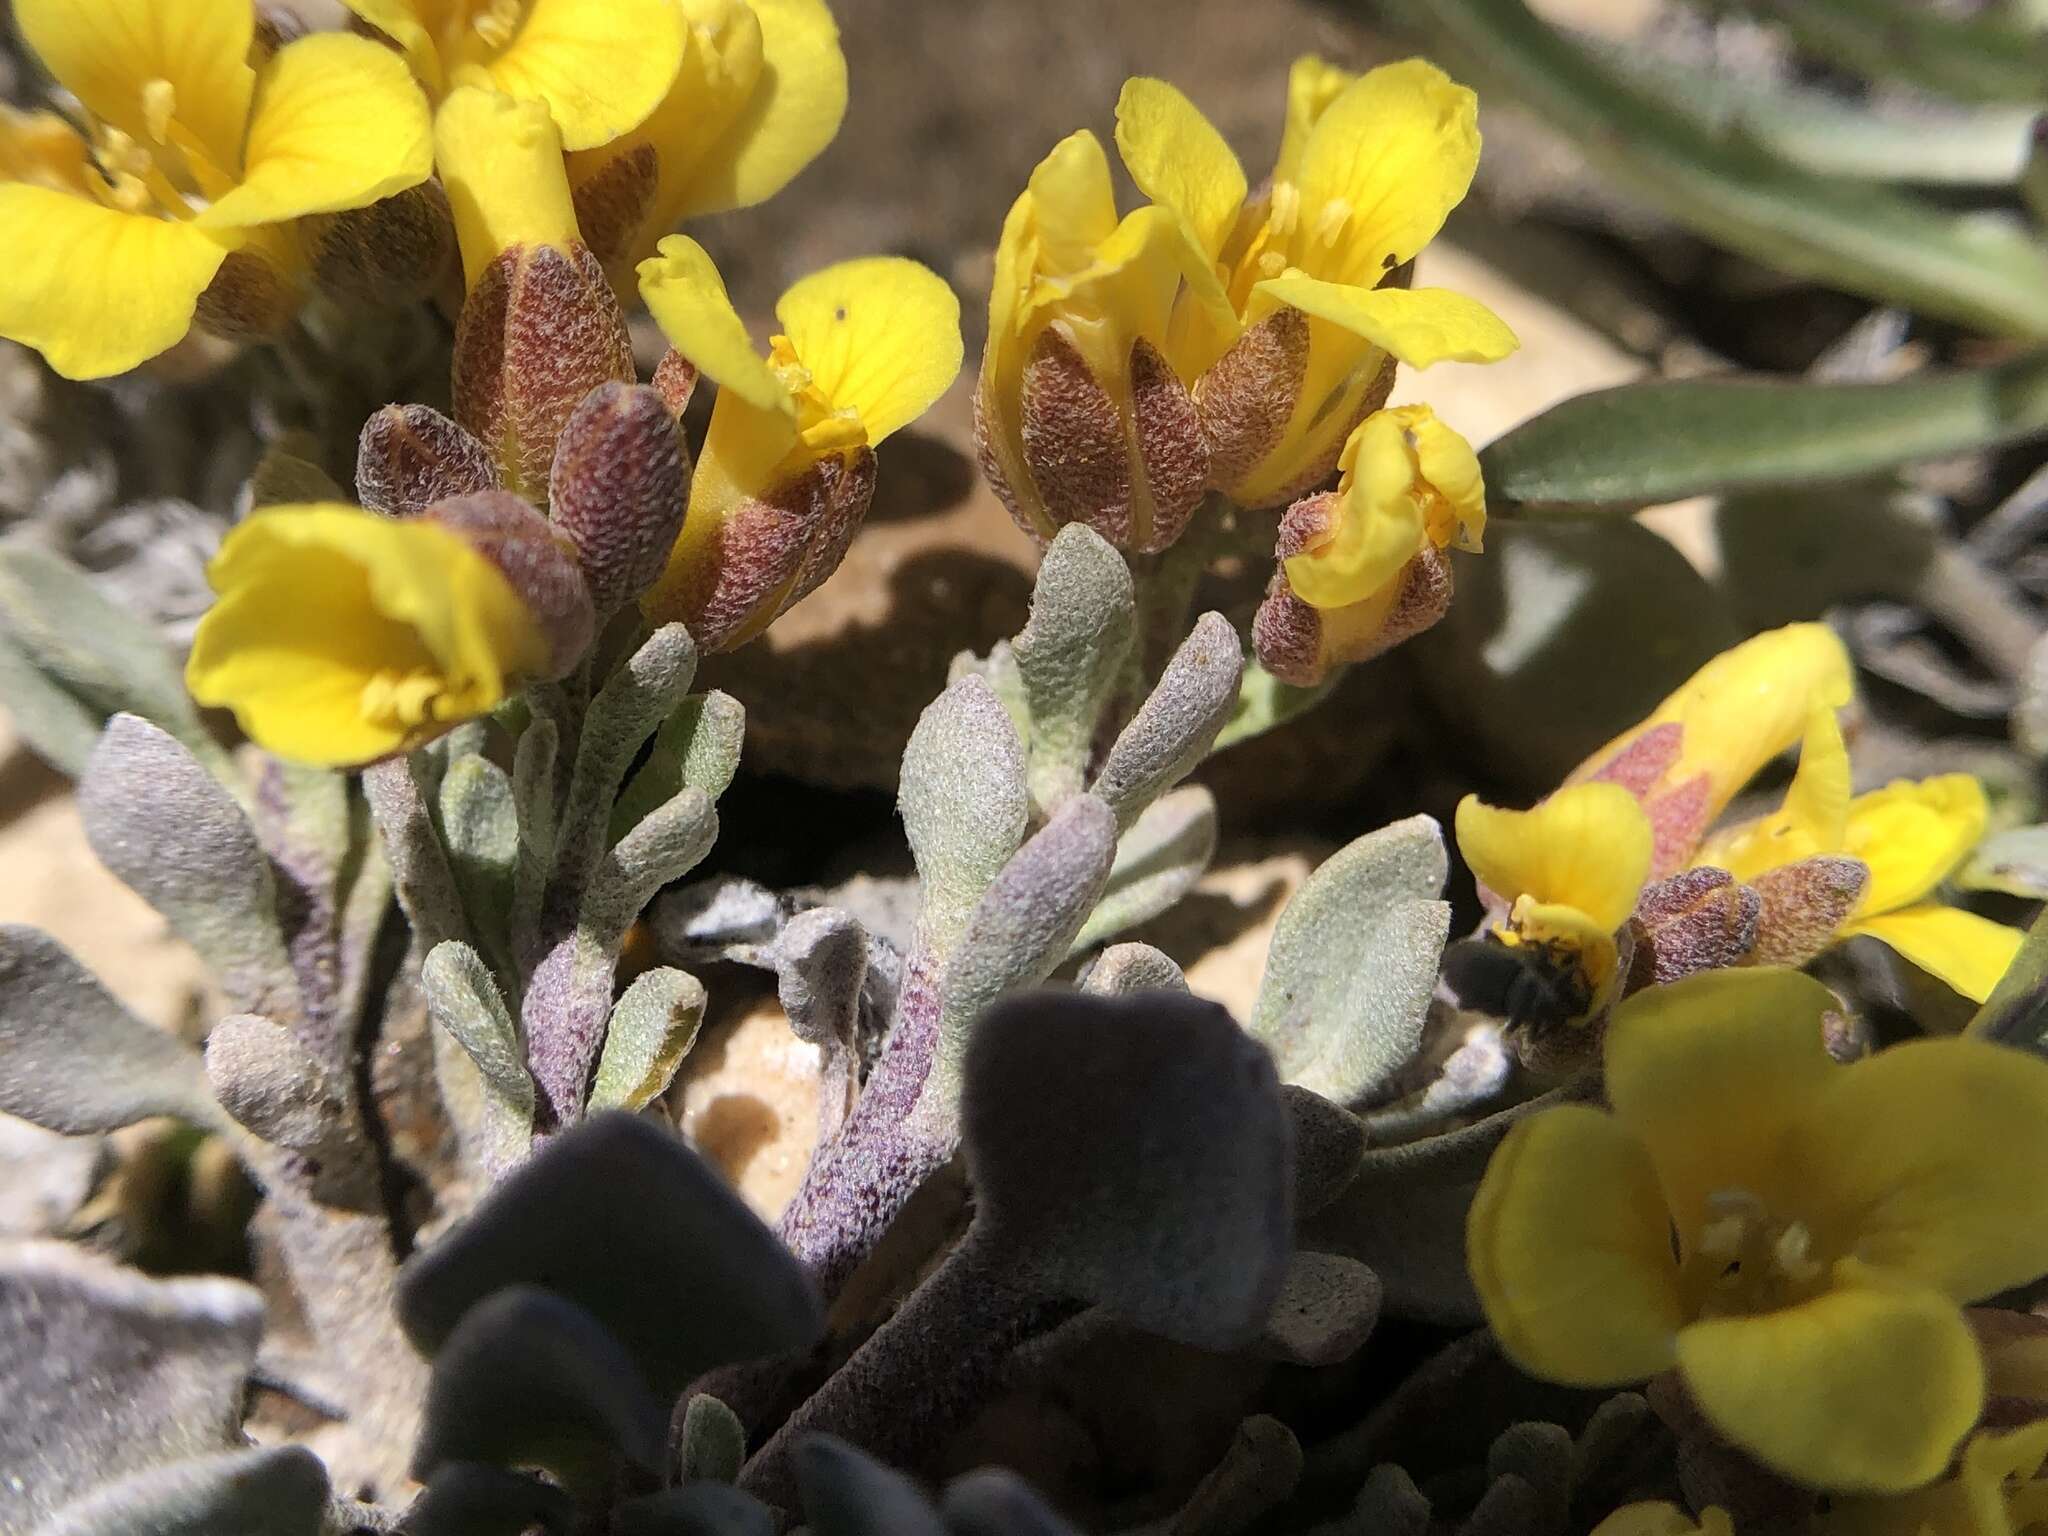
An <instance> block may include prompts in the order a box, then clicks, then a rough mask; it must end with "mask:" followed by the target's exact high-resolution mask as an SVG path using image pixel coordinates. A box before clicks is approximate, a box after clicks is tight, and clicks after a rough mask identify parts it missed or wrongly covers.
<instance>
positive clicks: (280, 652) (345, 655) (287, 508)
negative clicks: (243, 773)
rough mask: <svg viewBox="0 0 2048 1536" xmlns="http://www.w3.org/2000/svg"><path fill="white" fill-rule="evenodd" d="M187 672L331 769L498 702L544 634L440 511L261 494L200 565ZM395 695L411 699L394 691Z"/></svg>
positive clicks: (261, 735)
mask: <svg viewBox="0 0 2048 1536" xmlns="http://www.w3.org/2000/svg"><path fill="white" fill-rule="evenodd" d="M207 579H208V580H209V581H210V582H212V584H213V587H214V590H215V591H216V592H218V593H219V594H220V598H219V601H217V602H216V603H215V604H214V606H213V607H212V608H211V609H209V610H208V611H207V613H206V615H205V617H204V618H202V619H201V620H200V623H199V627H198V630H197V632H196V633H195V635H194V637H193V645H192V655H191V659H190V661H189V662H188V663H187V666H186V673H185V675H186V683H187V686H188V687H190V689H191V690H192V695H193V697H194V698H196V699H198V700H199V701H200V702H201V703H202V704H208V705H215V706H220V707H225V708H229V709H232V710H233V711H234V712H235V716H236V718H237V719H238V720H239V721H240V722H241V724H242V728H243V729H244V730H245V731H247V732H248V733H249V736H250V738H251V739H252V740H253V741H255V742H256V743H257V744H258V745H260V746H262V747H264V748H265V749H266V750H268V751H271V752H275V753H277V754H278V755H279V756H282V757H289V758H292V759H295V760H297V761H300V762H309V763H318V764H323V765H326V766H330V767H343V766H350V765H354V764H358V763H364V762H368V761H371V760H373V759H375V758H377V757H381V756H384V755H386V754H388V753H392V752H397V751H402V750H405V749H407V748H409V747H412V746H416V745H418V744H419V743H420V742H422V741H424V740H427V739H431V737H433V736H434V735H438V734H439V733H440V732H441V731H443V730H446V729H447V728H448V727H449V726H451V725H454V724H456V723H457V722H458V721H460V720H464V719H470V718H474V717H475V716H477V715H480V714H483V713H485V712H487V711H489V710H491V709H494V708H496V707H497V706H498V704H500V703H501V702H503V700H504V698H505V694H506V688H507V685H508V681H509V680H511V679H514V678H516V677H518V676H520V675H522V674H532V673H535V672H537V671H539V670H540V669H541V668H542V667H543V666H544V665H545V664H546V660H547V646H546V642H545V640H544V639H543V637H542V636H541V634H540V632H539V630H538V628H537V626H536V625H535V623H534V621H533V618H532V616H531V615H530V614H529V612H528V611H527V609H526V606H525V604H524V603H522V602H521V601H520V599H519V597H518V596H517V594H516V593H515V592H514V591H513V589H512V586H511V584H510V583H509V582H508V581H506V579H505V577H504V576H503V575H502V574H501V573H500V572H499V571H498V569H497V567H496V566H494V565H492V564H491V563H490V561H488V560H487V559H485V558H484V556H483V555H481V554H479V553H478V552H477V551H476V550H475V549H473V548H472V547H471V546H470V545H469V544H468V543H467V542H465V541H464V540H463V539H461V538H460V537H458V536H457V535H455V534H454V533H451V532H449V531H448V530H447V529H445V528H443V527H440V526H438V525H436V524H434V523H430V522H422V521H417V520H412V521H398V520H394V519H391V518H384V517H378V516H375V515H374V514H372V513H368V512H364V511H362V510H361V509H360V508H356V507H349V506H342V505H340V504H337V503H311V504H304V505H284V506H274V507H266V508H264V509H263V510H262V511H260V512H257V513H255V514H254V515H253V516H251V517H250V518H248V519H247V520H246V521H244V522H243V523H241V524H239V525H237V526H236V527H235V528H233V529H232V530H230V531H229V533H228V536H227V538H226V539H225V540H223V541H222V543H221V548H220V553H219V554H218V555H216V556H215V557H214V559H213V561H212V563H211V564H209V566H208V567H207ZM394 694H397V695H400V696H403V697H404V700H405V702H404V704H403V705H402V706H399V707H397V708H393V707H391V706H389V705H388V703H386V702H382V701H388V700H389V699H391V698H392V697H393V696H394Z"/></svg>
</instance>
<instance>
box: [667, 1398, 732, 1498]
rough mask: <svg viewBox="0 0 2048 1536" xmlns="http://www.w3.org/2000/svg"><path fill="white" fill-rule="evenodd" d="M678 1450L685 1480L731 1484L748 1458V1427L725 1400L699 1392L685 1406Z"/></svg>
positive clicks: (678, 1438)
mask: <svg viewBox="0 0 2048 1536" xmlns="http://www.w3.org/2000/svg"><path fill="white" fill-rule="evenodd" d="M677 1450H678V1456H677V1461H678V1463H679V1464H680V1466H681V1470H682V1478H683V1481H684V1482H686V1483H691V1482H713V1483H729V1482H731V1481H732V1480H733V1479H734V1478H736V1477H738V1476H739V1475H740V1463H741V1462H743V1461H745V1460H746V1459H747V1427H746V1426H745V1425H744V1424H742V1423H740V1421H739V1415H738V1414H736V1413H734V1412H733V1411H732V1410H731V1409H730V1408H728V1407H726V1406H725V1404H724V1403H722V1402H720V1401H719V1400H718V1399H717V1398H715V1397H713V1396H711V1394H710V1393H708V1392H699V1393H697V1394H695V1395H694V1396H692V1397H691V1399H690V1401H689V1402H688V1403H687V1404H685V1405H684V1408H683V1429H682V1433H681V1434H680V1435H679V1436H678V1437H677Z"/></svg>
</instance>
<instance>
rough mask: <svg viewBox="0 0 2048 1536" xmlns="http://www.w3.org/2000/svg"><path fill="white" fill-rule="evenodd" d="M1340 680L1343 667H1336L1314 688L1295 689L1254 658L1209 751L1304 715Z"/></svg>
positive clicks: (1231, 745) (1217, 750)
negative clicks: (1228, 716)
mask: <svg viewBox="0 0 2048 1536" xmlns="http://www.w3.org/2000/svg"><path fill="white" fill-rule="evenodd" d="M1343 679H1344V669H1343V668H1341V667H1338V668H1334V669H1333V670H1332V671H1331V672H1330V673H1329V675H1328V676H1326V677H1325V678H1324V679H1323V680H1322V681H1321V682H1319V683H1317V684H1315V685H1314V686H1313V687H1310V688H1297V687H1295V686H1294V685H1293V684H1292V683H1283V682H1281V681H1280V679H1279V678H1277V677H1275V676H1274V675H1273V674H1272V673H1270V672H1268V671H1267V670H1266V669H1265V667H1264V666H1262V665H1261V664H1260V662H1259V660H1258V658H1257V657H1253V658H1252V659H1251V660H1250V661H1247V662H1246V663H1245V668H1244V678H1243V680H1242V681H1241V682H1239V684H1238V685H1237V704H1236V706H1235V707H1234V708H1233V709H1232V710H1231V712H1230V719H1229V720H1228V721H1226V722H1225V723H1224V726H1223V729H1222V730H1220V731H1218V732H1217V733H1216V743H1215V745H1214V746H1212V747H1211V748H1210V749H1209V750H1210V751H1212V752H1221V751H1223V750H1225V749H1226V748H1228V747H1234V746H1236V745H1237V744H1238V743H1239V742H1240V741H1250V740H1251V739H1252V738H1253V737H1254V736H1263V735H1265V734H1266V732H1268V731H1271V730H1277V729H1279V727H1281V726H1283V725H1285V724H1286V723H1287V722H1288V721H1290V720H1292V719H1293V718H1294V717H1295V716H1296V715H1305V714H1307V713H1308V712H1309V711H1310V710H1312V709H1314V708H1315V707H1316V706H1317V705H1318V704H1320V703H1322V702H1323V700H1325V699H1327V698H1328V697H1329V696H1330V694H1331V693H1332V692H1334V691H1335V689H1336V687H1337V684H1338V683H1340V682H1342V681H1343Z"/></svg>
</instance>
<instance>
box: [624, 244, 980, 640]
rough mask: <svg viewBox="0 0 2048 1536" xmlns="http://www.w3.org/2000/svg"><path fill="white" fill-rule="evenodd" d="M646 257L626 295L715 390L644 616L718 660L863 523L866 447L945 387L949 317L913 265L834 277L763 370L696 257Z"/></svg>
mask: <svg viewBox="0 0 2048 1536" xmlns="http://www.w3.org/2000/svg"><path fill="white" fill-rule="evenodd" d="M660 250H661V253H660V255H659V256H657V257H655V258H653V259H652V260H649V261H646V262H643V263H642V264H641V267H640V292H641V294H642V296H643V297H644V298H645V299H646V301H647V307H648V309H649V311H650V312H651V313H652V314H653V316H654V319H655V321H656V323H657V324H659V325H660V327H661V329H662V331H663V332H664V333H665V334H666V335H667V337H668V339H669V341H670V343H671V344H672V345H673V346H674V347H675V349H676V351H677V352H679V353H680V354H681V355H682V356H683V357H684V358H686V359H687V360H688V361H689V362H690V363H691V364H693V365H694V366H695V367H696V368H697V369H699V370H700V371H701V372H702V373H703V374H704V375H705V376H706V377H707V378H710V379H713V380H715V381H716V382H717V384H718V386H719V390H718V399H717V402H716V404H715V405H714V406H713V407H712V411H711V424H710V427H709V428H708V429H707V431H706V434H705V439H704V448H703V451H702V453H700V454H699V455H698V458H697V468H696V474H695V476H694V478H693V479H692V481H691V485H690V505H689V510H688V512H687V514H686V515H685V517H684V521H683V532H682V537H681V538H679V539H678V540H677V541H676V547H675V550H674V552H673V553H672V554H671V556H670V558H669V565H668V569H667V571H666V572H665V573H664V574H663V575H662V577H661V579H660V580H659V581H658V582H656V584H655V586H654V588H653V590H652V591H651V592H650V593H649V594H648V596H647V598H646V600H645V606H646V608H647V611H648V613H649V615H650V616H652V617H653V618H655V619H657V620H671V619H682V620H683V621H684V622H686V623H688V624H689V625H690V627H691V630H692V632H693V633H695V634H696V636H697V639H698V643H699V644H701V645H704V646H705V647H706V648H707V649H724V648H727V647H729V646H733V645H738V644H742V643H744V642H745V641H746V640H749V639H752V638H753V637H754V636H755V635H757V634H759V633H760V632H761V631H762V630H763V629H766V628H767V626H768V624H769V623H770V622H771V621H772V620H773V619H774V618H775V616H776V615H777V614H778V613H780V612H781V611H782V610H783V609H784V608H786V607H787V606H788V605H789V604H790V603H792V602H794V601H795V600H796V599H797V598H799V597H801V596H803V595H804V594H805V593H806V592H808V591H810V590H811V588H812V587H814V586H816V585H817V583H818V582H820V581H822V580H823V579H824V578H825V577H826V576H827V575H829V574H830V573H831V571H832V569H833V568H834V567H836V566H837V564H838V561H839V557H840V556H841V555H843V554H844V553H845V548H846V543H847V542H848V541H850V540H851V538H852V535H853V531H854V528H855V527H857V526H858V524H859V521H860V519H861V517H862V516H863V515H865V513H866V510H867V500H868V497H869V496H870V495H871V494H872V491H873V486H874V453H873V450H874V448H875V446H876V445H877V444H879V443H880V442H881V441H882V440H883V439H884V438H886V437H888V436H889V435H890V434H891V433H892V432H895V431H897V430H898V429H899V428H902V427H906V426H908V425H909V424H910V423H911V422H913V421H915V420H916V419H917V418H918V417H919V416H921V415H923V414H924V412H925V410H926V409H927V408H928V407H929V406H930V405H931V404H932V402H933V401H935V400H936V399H938V397H939V396H940V395H942V394H944V393H945V391H946V388H947V386H949V385H950V384H951V383H952V382H953V379H954V378H955V376H957V375H958V373H959V371H960V358H961V344H960V303H959V300H957V299H956V298H954V296H953V292H952V290H951V289H950V288H948V287H947V286H946V284H945V283H944V282H943V281H941V280H940V279H939V278H938V277H937V276H935V275H934V274H933V273H932V272H930V271H929V270H927V269H926V268H924V267H922V266H919V265H918V264H917V263H916V262H914V261H906V260H903V259H902V258H900V257H888V256H877V257H870V258H867V259H865V260H860V261H848V262H841V263H840V264H838V265H837V266H832V267H827V268H826V269H825V270H824V271H822V272H816V273H813V274H812V275H811V276H809V277H806V278H804V279H802V280H801V281H799V282H797V283H796V284H794V285H793V286H792V287H791V288H790V289H789V290H788V291H787V292H786V293H784V294H783V295H782V298H781V300H780V301H779V302H778V303H777V304H776V306H775V317H776V320H777V321H778V322H779V324H780V327H781V329H780V330H779V331H778V332H777V333H776V334H775V335H774V336H773V337H772V338H771V339H770V341H769V345H768V354H767V356H766V357H763V356H762V355H761V354H760V352H758V351H757V350H756V349H755V346H754V342H753V339H752V338H751V337H750V336H749V335H748V334H747V327H746V323H745V322H744V321H742V320H741V319H740V317H739V313H738V311H736V310H735V309H734V308H733V306H732V300H731V299H730V298H728V297H727V296H726V292H725V283H724V281H723V280H722V279H721V278H720V277H719V275H718V270H717V268H716V267H714V266H713V265H712V263H711V258H710V256H708V255H707V254H706V253H705V251H704V248H703V247H702V246H700V245H698V244H697V243H696V242H695V241H694V240H691V239H690V238H689V237H688V236H686V235H671V236H669V237H668V238H667V239H665V240H663V241H662V242H661V248H660Z"/></svg>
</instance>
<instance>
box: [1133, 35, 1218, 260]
mask: <svg viewBox="0 0 2048 1536" xmlns="http://www.w3.org/2000/svg"><path fill="white" fill-rule="evenodd" d="M1116 147H1117V150H1118V152H1119V153H1121V154H1122V156H1123V160H1124V165H1125V166H1126V167H1127V168H1128V169H1129V171H1130V173H1131V180H1133V181H1135V182H1136V183H1137V184H1138V190H1139V191H1140V192H1142V193H1144V194H1145V196H1147V197H1149V198H1150V199H1152V201H1153V202H1155V203H1159V204H1162V205H1163V206H1165V207H1167V208H1171V209H1172V210H1173V211H1174V212H1175V213H1177V214H1179V215H1180V216H1181V217H1182V218H1183V219H1185V220H1186V221H1187V225H1188V229H1189V231H1190V232H1191V233H1192V235H1193V237H1194V240H1195V243H1196V245H1197V246H1199V247H1200V249H1201V250H1202V252H1203V253H1204V254H1205V255H1206V256H1207V257H1208V258H1209V260H1210V261H1212V262H1213V261H1215V260H1216V258H1217V257H1218V256H1219V255H1221V254H1222V251H1223V244H1224V242H1225V241H1226V240H1228V239H1229V238H1230V232H1231V230H1232V229H1233V228H1234V227H1235V225H1236V223H1237V214H1238V210H1239V209H1240V208H1242V207H1243V206H1244V199H1245V193H1246V191H1247V190H1248V188H1247V186H1246V183H1245V178H1244V167H1243V166H1241V165H1239V164H1238V161H1237V156H1236V155H1235V154H1233V153H1232V152H1231V149H1230V146H1229V145H1228V144H1227V143H1225V142H1224V140H1223V135H1222V134H1220V133H1218V132H1217V131H1216V127H1215V125H1214V124H1213V123H1211V122H1210V121H1209V119H1208V118H1206V117H1204V116H1203V115H1202V114H1201V111H1200V109H1198V108H1197V107H1196V106H1195V104H1194V103H1193V102H1192V101H1189V100H1188V99H1187V97H1186V96H1184V95H1182V94H1181V92H1180V91H1178V90H1177V89H1175V88H1174V87H1173V86H1171V85H1168V84H1167V83H1166V82H1165V81H1164V80H1152V79H1147V78H1145V77H1143V76H1140V77H1138V78H1135V79H1131V80H1126V81H1125V82H1124V88H1123V94H1122V95H1120V96H1118V97H1117V103H1116Z"/></svg>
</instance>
